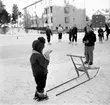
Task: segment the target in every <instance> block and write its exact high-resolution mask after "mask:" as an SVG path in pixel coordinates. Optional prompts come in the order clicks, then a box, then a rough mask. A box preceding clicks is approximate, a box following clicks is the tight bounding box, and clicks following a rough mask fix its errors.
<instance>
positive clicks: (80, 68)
mask: <svg viewBox="0 0 110 105" xmlns="http://www.w3.org/2000/svg"><path fill="white" fill-rule="evenodd" d="M67 56H69V57H70V58H71V61H72V63H73V65H74V67H75V70H76V73H77V75H78V77H79V76H80V75H79V71H83V72H85V73H86V75H87V77H88V79H90V76H89V73H88V71H87V70H88V69H90V68H89V67H86V66H85V64H84V61H83V60H84V58H85V57H84V56H77V55H70V54H68V55H67ZM77 60H79V62H77Z"/></svg>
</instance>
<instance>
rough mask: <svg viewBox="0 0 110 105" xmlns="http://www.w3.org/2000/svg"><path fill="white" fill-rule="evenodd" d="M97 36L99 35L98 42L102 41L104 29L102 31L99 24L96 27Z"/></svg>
mask: <svg viewBox="0 0 110 105" xmlns="http://www.w3.org/2000/svg"><path fill="white" fill-rule="evenodd" d="M98 37H99V42H100V43H103V39H104V31H103V29H102V28H101V26H100V27H99V29H98Z"/></svg>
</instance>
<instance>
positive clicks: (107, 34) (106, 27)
mask: <svg viewBox="0 0 110 105" xmlns="http://www.w3.org/2000/svg"><path fill="white" fill-rule="evenodd" d="M104 32H106V40H108V37H109V34H110V29H109V27H108V25H107V24H105V31H104Z"/></svg>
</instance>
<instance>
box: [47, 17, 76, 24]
mask: <svg viewBox="0 0 110 105" xmlns="http://www.w3.org/2000/svg"><path fill="white" fill-rule="evenodd" d="M50 19H51V20H50V21H51V23H53V17H51V18H50ZM64 20H65V23H70V18H69V17H65V19H64ZM73 21H75V18H73ZM45 23H49V20H48V18H45Z"/></svg>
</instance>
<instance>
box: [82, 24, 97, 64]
mask: <svg viewBox="0 0 110 105" xmlns="http://www.w3.org/2000/svg"><path fill="white" fill-rule="evenodd" d="M86 31H87V32H86V33H85V36H84V37H83V43H84V44H85V57H86V61H85V64H87V63H88V64H89V65H92V64H93V51H94V46H95V42H96V35H95V34H94V32H93V29H92V28H91V27H90V26H89V25H87V26H86Z"/></svg>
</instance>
